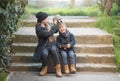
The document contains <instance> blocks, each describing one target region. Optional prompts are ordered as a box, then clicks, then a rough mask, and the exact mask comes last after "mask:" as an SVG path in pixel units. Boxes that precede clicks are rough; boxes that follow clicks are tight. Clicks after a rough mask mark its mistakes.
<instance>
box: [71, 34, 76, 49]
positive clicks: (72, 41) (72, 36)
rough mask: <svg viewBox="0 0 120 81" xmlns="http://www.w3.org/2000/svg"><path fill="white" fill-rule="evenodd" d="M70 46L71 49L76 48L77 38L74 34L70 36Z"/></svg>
mask: <svg viewBox="0 0 120 81" xmlns="http://www.w3.org/2000/svg"><path fill="white" fill-rule="evenodd" d="M70 45H71V47H74V45H75V37H74V35H73V34H72V33H71V34H70Z"/></svg>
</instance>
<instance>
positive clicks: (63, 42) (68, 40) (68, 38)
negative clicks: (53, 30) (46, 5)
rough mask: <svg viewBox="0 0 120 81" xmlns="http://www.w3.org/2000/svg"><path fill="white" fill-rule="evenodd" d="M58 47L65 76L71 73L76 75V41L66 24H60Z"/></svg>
mask: <svg viewBox="0 0 120 81" xmlns="http://www.w3.org/2000/svg"><path fill="white" fill-rule="evenodd" d="M57 45H58V47H59V50H60V53H61V55H62V59H63V64H64V70H65V74H69V73H70V72H71V73H75V72H76V68H75V53H74V45H75V39H74V35H73V34H72V33H70V32H69V31H68V30H67V28H66V25H65V24H64V23H60V24H59V35H58V36H57ZM68 56H69V57H70V71H69V67H68V62H67V57H68Z"/></svg>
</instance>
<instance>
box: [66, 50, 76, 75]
mask: <svg viewBox="0 0 120 81" xmlns="http://www.w3.org/2000/svg"><path fill="white" fill-rule="evenodd" d="M68 54H69V57H70V64H71V65H70V71H71V73H75V72H76V68H75V53H74V51H73V50H69V51H68Z"/></svg>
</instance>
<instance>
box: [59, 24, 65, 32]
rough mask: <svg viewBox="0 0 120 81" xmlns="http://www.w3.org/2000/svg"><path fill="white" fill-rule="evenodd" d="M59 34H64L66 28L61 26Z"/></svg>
mask: <svg viewBox="0 0 120 81" xmlns="http://www.w3.org/2000/svg"><path fill="white" fill-rule="evenodd" d="M59 32H60V33H65V32H66V27H65V26H64V25H61V27H60V28H59Z"/></svg>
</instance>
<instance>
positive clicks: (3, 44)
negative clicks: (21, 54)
mask: <svg viewBox="0 0 120 81" xmlns="http://www.w3.org/2000/svg"><path fill="white" fill-rule="evenodd" d="M26 4H27V0H0V67H2V68H4V69H8V68H9V66H10V64H11V55H13V53H14V52H13V51H12V34H13V33H14V32H15V31H16V30H17V29H18V26H17V23H18V21H19V19H20V18H21V16H22V15H23V14H24V12H25V5H26Z"/></svg>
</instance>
